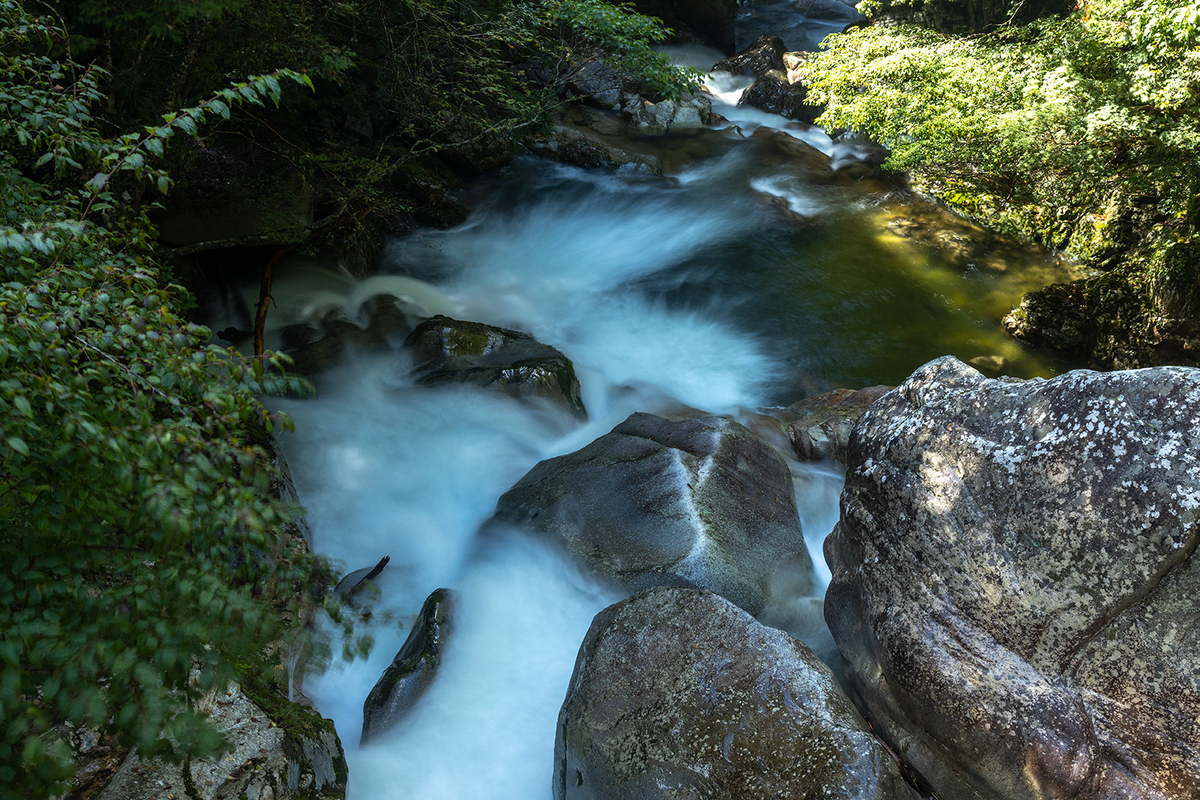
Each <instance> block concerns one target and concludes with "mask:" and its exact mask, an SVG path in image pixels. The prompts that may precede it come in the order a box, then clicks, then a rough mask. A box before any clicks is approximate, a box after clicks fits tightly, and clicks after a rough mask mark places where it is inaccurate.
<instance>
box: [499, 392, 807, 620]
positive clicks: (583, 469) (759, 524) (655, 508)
mask: <svg viewBox="0 0 1200 800" xmlns="http://www.w3.org/2000/svg"><path fill="white" fill-rule="evenodd" d="M498 523H502V524H506V525H509V526H514V527H517V528H520V529H522V530H526V531H530V532H533V533H536V534H540V535H542V536H544V537H546V538H548V539H551V540H552V541H554V542H555V543H557V544H559V545H561V546H563V547H565V548H566V549H567V550H568V551H569V552H570V553H572V554H573V555H574V556H575V557H576V558H578V559H579V560H580V561H581V562H582V563H583V564H584V565H585V566H586V567H587V568H588V569H589V570H590V571H591V572H592V573H593V574H596V575H598V576H600V577H601V578H603V579H607V580H609V581H611V582H613V583H615V584H616V585H618V586H620V587H622V588H625V589H627V590H634V591H636V590H639V589H645V588H648V587H651V586H658V585H663V584H674V585H680V584H683V585H695V586H700V587H703V588H706V589H711V590H712V591H714V592H716V593H717V594H720V595H722V596H724V597H727V598H729V599H730V600H732V601H733V602H734V603H736V604H738V605H739V606H741V607H742V608H744V609H746V610H747V611H749V612H750V613H752V614H757V613H759V612H760V611H761V610H762V609H763V608H764V607H765V606H766V605H767V603H768V602H769V601H770V599H771V595H772V591H771V586H772V582H775V583H776V584H777V585H788V586H789V587H791V589H792V590H793V591H796V592H799V593H801V594H804V593H807V592H808V591H810V590H811V586H812V561H811V560H810V559H809V556H808V552H807V550H805V547H804V536H803V533H802V532H801V529H800V518H799V515H798V514H797V511H796V504H795V499H794V497H793V494H792V476H791V474H790V473H789V472H788V468H787V464H786V463H785V462H784V460H783V458H782V457H781V456H780V455H779V454H778V453H777V452H775V451H774V450H773V449H772V448H771V447H770V446H769V445H767V444H766V443H765V442H764V441H762V440H761V439H760V438H759V437H758V436H756V435H755V434H753V433H751V432H750V431H749V430H748V429H746V428H745V427H743V426H742V425H739V424H738V423H736V422H734V421H732V420H729V419H725V418H723V417H699V418H696V419H687V420H683V421H681V422H671V421H669V420H666V419H663V418H661V417H656V416H653V415H651V414H640V413H639V414H633V415H631V416H630V417H629V418H628V419H626V420H625V421H624V422H622V423H621V424H620V425H618V426H617V427H615V428H613V430H612V431H611V432H610V433H608V434H606V435H604V436H602V437H600V438H599V439H597V440H596V441H594V442H592V443H591V444H589V445H588V446H586V447H584V448H583V449H582V450H578V451H576V452H574V453H569V454H567V455H565V456H559V457H558V458H552V459H549V460H547V461H543V462H541V463H540V464H538V465H537V466H535V467H534V468H533V469H532V470H530V471H529V473H528V474H526V475H525V477H523V478H522V479H521V480H520V481H518V482H517V484H516V485H515V486H513V488H512V489H510V490H509V491H508V492H507V493H506V494H505V495H504V496H503V497H501V498H500V502H499V503H498V504H497V507H496V514H495V516H494V517H493V519H492V521H491V524H493V525H494V524H498Z"/></svg>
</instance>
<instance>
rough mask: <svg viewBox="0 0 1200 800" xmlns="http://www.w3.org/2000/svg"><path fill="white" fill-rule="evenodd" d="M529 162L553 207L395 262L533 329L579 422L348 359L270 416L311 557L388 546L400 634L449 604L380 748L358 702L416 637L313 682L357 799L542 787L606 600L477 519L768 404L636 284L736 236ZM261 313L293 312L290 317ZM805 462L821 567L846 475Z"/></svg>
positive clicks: (661, 200)
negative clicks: (485, 533) (551, 472)
mask: <svg viewBox="0 0 1200 800" xmlns="http://www.w3.org/2000/svg"><path fill="white" fill-rule="evenodd" d="M529 168H530V169H532V170H533V172H534V175H535V180H546V181H548V182H549V183H550V184H551V185H553V186H559V187H560V188H561V184H562V182H565V183H566V184H567V189H566V191H565V195H564V193H562V192H559V193H554V192H551V194H550V195H549V196H547V197H546V198H545V200H544V201H543V202H536V201H535V202H532V203H524V204H522V205H520V206H519V210H517V211H513V210H512V206H510V205H508V204H507V203H506V202H505V198H504V196H503V195H501V196H499V197H497V198H496V199H495V200H494V201H493V203H492V204H491V205H486V206H484V207H483V208H480V209H477V210H476V211H475V212H474V213H473V215H472V218H471V222H470V223H468V224H467V225H465V226H463V227H461V228H458V229H455V230H453V231H450V232H447V233H430V234H427V236H426V237H424V238H423V239H413V240H408V241H404V242H400V243H397V244H396V245H395V246H394V248H393V249H392V251H391V254H390V257H389V260H390V262H391V263H393V264H403V265H404V266H405V267H406V268H407V269H408V270H410V271H413V272H415V273H417V274H421V275H428V276H432V277H436V282H437V283H438V285H439V286H440V288H441V290H442V291H443V292H444V294H445V296H446V298H447V302H448V303H449V304H450V306H451V307H452V309H451V310H452V314H453V316H456V317H458V318H462V319H472V320H478V321H483V322H488V323H492V324H500V325H504V326H508V327H513V328H516V329H519V330H525V331H529V332H531V333H533V334H535V335H536V336H537V337H538V338H539V339H540V340H542V341H544V342H546V343H548V344H552V345H554V346H555V347H558V348H559V349H561V350H562V351H563V352H565V353H566V354H567V356H568V357H570V358H571V359H572V360H573V362H574V364H575V366H576V369H577V372H578V374H579V378H580V381H581V384H582V387H583V393H584V402H585V403H586V405H587V407H588V409H589V412H590V421H589V422H588V423H587V424H585V425H580V424H579V423H577V422H576V421H575V420H574V419H573V418H570V417H568V416H566V415H565V414H562V413H560V412H558V411H557V410H555V409H552V408H549V407H539V406H533V405H529V404H525V403H521V402H517V401H515V400H511V399H509V398H507V397H504V396H500V395H497V394H495V393H493V392H487V391H484V390H476V389H471V388H425V387H420V386H414V385H413V383H412V382H411V381H410V380H409V379H408V377H407V376H406V374H405V373H406V369H407V367H408V365H407V364H405V363H404V361H403V359H402V357H401V356H399V355H389V356H376V357H372V358H363V359H359V360H356V361H354V362H352V363H348V364H346V365H345V366H344V367H342V368H341V369H340V370H339V371H338V372H336V373H335V374H333V375H326V376H324V377H323V378H321V379H320V380H319V381H318V387H319V389H320V397H319V399H318V400H315V401H312V400H307V401H287V402H283V403H280V405H281V406H282V408H283V409H284V410H286V411H288V412H289V413H290V414H291V415H292V416H293V418H294V419H295V422H296V433H295V434H294V435H291V436H288V437H286V438H285V439H284V441H283V445H284V448H285V452H286V454H287V456H288V459H289V462H290V465H291V469H292V472H293V474H294V476H295V479H296V483H297V488H298V490H299V492H300V495H301V498H302V500H303V502H304V504H305V506H306V507H307V509H308V513H309V522H310V524H311V526H312V529H313V531H314V542H313V544H314V547H315V548H316V550H317V551H319V552H321V553H323V554H325V555H328V556H331V557H333V558H335V559H339V560H341V561H342V562H343V563H344V564H345V565H346V567H347V569H357V568H359V567H361V566H365V565H370V564H374V563H375V562H376V561H377V560H378V559H379V558H380V557H381V556H383V555H390V556H391V563H390V564H389V566H388V567H387V569H385V570H384V572H383V573H382V575H381V576H380V579H379V581H378V584H379V587H380V589H381V593H382V600H381V603H380V605H381V606H382V607H383V608H390V609H394V610H395V611H396V612H397V613H398V614H399V616H400V617H401V618H403V619H405V620H406V621H407V620H408V619H411V617H412V615H413V614H415V612H416V611H417V610H418V609H419V608H420V605H421V603H422V601H423V600H424V598H425V597H426V596H427V595H428V594H429V593H430V592H431V591H433V590H434V589H437V588H439V587H442V586H446V587H451V588H454V589H457V590H458V591H459V593H460V596H461V600H462V602H461V605H460V606H459V608H458V610H457V618H456V627H455V629H454V632H453V636H452V638H451V641H450V645H449V647H448V650H447V653H446V656H445V661H444V663H443V666H442V667H441V669H440V671H439V673H438V677H437V680H436V681H435V683H434V685H433V687H432V689H431V690H430V692H429V693H428V694H427V695H426V696H425V697H424V698H423V699H422V700H421V701H420V702H419V704H418V706H417V708H416V710H415V711H414V712H413V713H412V714H411V715H410V716H409V717H407V718H406V719H405V720H404V721H403V722H402V723H401V724H400V725H399V726H398V727H397V728H396V729H395V730H394V731H392V732H391V734H389V735H387V736H385V737H384V738H383V739H382V740H381V741H379V742H377V743H372V744H371V745H369V746H367V747H363V748H359V747H358V746H357V741H358V734H359V731H360V730H361V725H362V703H363V700H364V699H365V698H366V695H367V693H368V692H369V691H370V689H371V687H372V685H374V683H375V681H376V680H378V678H379V676H380V674H381V673H382V672H383V670H384V668H385V667H386V666H387V665H388V663H390V661H391V659H392V657H393V655H394V654H395V652H396V650H397V649H398V648H399V646H400V644H401V643H402V641H403V638H404V636H405V634H406V632H407V631H400V630H396V629H395V628H393V627H386V628H381V629H379V630H378V631H376V635H377V637H378V641H377V643H376V646H375V648H374V650H373V652H372V654H371V656H370V658H369V659H367V660H366V661H358V662H354V663H350V664H342V663H337V664H335V666H334V667H333V668H332V669H331V670H330V671H329V672H327V673H326V674H324V675H322V676H317V677H310V678H309V679H308V680H307V682H306V692H307V693H308V694H309V695H310V696H311V697H312V698H313V700H314V701H315V702H316V703H317V705H318V707H319V708H320V710H321V711H322V713H323V714H326V715H328V716H330V717H332V718H333V719H334V721H335V723H336V724H337V727H338V731H339V733H340V734H341V736H342V739H343V742H344V744H345V746H346V750H347V759H348V761H349V764H350V793H349V796H350V798H352V800H384V799H385V798H430V799H431V800H432V799H433V798H466V797H471V798H476V797H478V798H497V799H499V798H514V799H516V798H521V799H522V800H528V799H529V798H538V797H548V796H549V793H550V778H551V771H552V753H553V744H554V729H555V721H556V719H557V715H558V708H559V705H560V704H561V702H562V699H563V696H564V694H565V692H566V686H567V682H568V680H569V678H570V674H571V669H572V667H573V665H574V661H575V656H576V652H577V650H578V647H579V643H580V642H581V641H582V639H583V636H584V634H585V633H586V631H587V628H588V625H589V624H590V622H591V619H592V617H593V616H594V615H595V614H596V613H597V612H598V611H600V610H601V609H602V608H604V607H605V606H606V605H608V604H609V603H611V602H613V601H615V600H616V599H618V598H617V596H615V595H612V594H610V593H607V592H605V591H604V590H602V589H600V588H598V587H597V586H595V585H593V584H592V583H591V582H590V581H589V580H588V579H587V578H586V577H584V576H582V575H581V574H579V572H578V571H577V570H575V569H574V568H573V567H572V566H571V565H569V564H567V563H564V562H563V560H562V559H560V558H559V557H558V556H557V555H556V554H555V553H552V552H550V551H549V550H547V549H546V548H545V547H543V546H542V545H540V544H538V543H536V542H533V541H531V540H527V539H524V538H521V537H519V536H517V535H513V536H512V537H511V538H510V539H508V540H507V541H500V542H490V543H489V544H488V546H486V547H478V546H477V543H476V539H475V534H476V530H477V528H478V526H479V524H480V523H481V522H483V521H484V520H485V519H487V518H488V517H489V516H490V514H491V512H492V510H493V509H494V507H495V503H496V500H497V498H498V497H499V496H500V494H502V493H503V492H504V491H505V490H506V489H507V488H508V487H509V486H511V485H512V484H513V483H514V482H515V481H516V480H517V479H518V478H520V477H521V476H522V475H523V474H524V473H525V472H526V471H527V470H528V469H529V468H530V467H532V466H533V465H534V464H535V463H536V462H537V461H538V460H540V459H543V458H547V457H550V456H553V455H558V454H561V453H564V452H569V451H571V450H574V449H577V448H579V447H581V446H583V445H584V444H586V443H588V442H590V441H591V440H593V439H595V438H596V437H598V436H601V435H603V434H604V433H607V432H608V431H609V430H610V429H611V428H612V427H613V426H614V425H616V424H617V423H618V422H620V421H621V420H622V419H624V418H625V417H626V416H627V415H628V414H630V413H632V412H633V411H655V410H660V409H665V408H674V407H678V406H680V405H685V406H691V407H694V408H697V409H703V410H704V411H706V412H711V413H718V414H720V413H726V414H734V415H736V414H738V413H739V412H741V411H743V410H744V409H747V408H751V407H754V406H757V405H761V404H762V403H763V402H764V401H765V399H766V395H765V386H766V384H767V382H768V381H769V380H770V379H771V378H773V377H774V376H775V375H776V373H777V372H778V370H779V369H780V366H779V365H778V364H777V363H775V362H773V361H772V359H770V358H769V357H768V356H767V355H765V353H764V352H763V350H762V348H760V346H759V345H758V342H757V341H756V338H755V337H754V336H753V335H752V334H748V333H746V332H742V331H739V330H737V329H736V328H734V327H733V326H731V325H730V324H728V322H726V321H724V320H723V319H722V318H721V316H720V315H719V314H717V313H716V312H715V310H713V311H712V312H711V313H706V311H705V309H704V308H697V307H694V306H692V307H676V308H673V307H671V305H670V304H669V303H667V302H666V301H665V300H663V299H662V297H661V296H660V295H659V294H658V293H655V292H648V291H646V289H645V288H644V287H641V286H639V285H638V282H639V281H641V280H643V279H645V278H647V277H650V276H654V275H655V274H656V273H658V272H660V271H661V270H663V269H664V268H665V267H671V266H676V265H678V264H679V263H680V262H683V261H686V260H687V259H688V258H689V256H691V255H692V254H695V253H697V252H701V251H703V250H706V249H708V248H712V247H715V246H717V245H719V244H720V243H722V242H723V241H727V240H729V239H730V238H732V237H734V236H735V234H737V232H738V231H739V230H742V229H743V227H744V221H743V220H741V219H740V216H739V215H738V214H732V215H730V214H719V213H716V211H715V210H713V211H710V212H708V213H705V212H703V211H702V210H696V209H693V208H690V207H689V206H688V204H687V203H686V202H683V203H682V204H681V203H680V202H679V201H678V200H677V198H674V197H663V196H661V192H662V189H661V187H658V186H657V185H653V186H651V185H643V184H640V183H639V182H638V181H636V180H635V181H633V182H632V183H631V182H630V181H629V180H627V179H625V178H622V177H619V176H617V177H614V176H611V175H605V174H599V173H596V174H591V173H582V172H580V171H577V170H573V169H568V168H563V167H550V166H546V165H531V166H529ZM527 188H529V187H527ZM532 193H533V194H534V195H535V196H536V195H537V194H538V192H537V191H536V189H534V190H533V192H532ZM570 198H575V199H574V201H572V200H571V199H570ZM308 280H309V286H310V287H311V286H312V284H313V283H314V281H313V279H312V276H311V275H309V276H308ZM323 280H324V282H325V284H326V285H325V287H324V288H322V289H320V291H317V290H315V289H310V291H309V292H307V293H305V292H303V291H301V290H299V289H297V290H296V291H295V293H294V295H293V296H295V297H299V298H303V301H304V302H312V301H313V300H314V298H317V299H319V298H320V297H321V296H322V294H321V293H326V294H324V295H323V296H325V297H326V298H328V297H329V294H328V293H329V292H331V291H332V289H330V287H329V286H328V283H329V282H330V281H333V282H336V281H337V280H338V279H337V278H336V277H334V278H330V277H329V276H328V274H326V276H325V278H324V279H323ZM342 280H345V279H342ZM377 282H378V283H379V285H380V286H381V287H384V290H386V287H387V281H386V279H382V278H381V279H377ZM346 296H347V297H350V296H351V291H350V287H349V286H347V292H346ZM354 299H357V298H354ZM350 302H351V303H352V302H353V300H351V301H350ZM714 309H715V306H714ZM273 313H279V314H280V315H281V317H282V318H285V319H286V317H287V308H286V306H285V308H283V309H280V310H279V311H278V312H273ZM796 469H797V472H798V475H799V480H798V482H797V486H798V487H799V489H800V491H799V492H798V495H799V500H800V503H801V510H802V514H803V518H802V522H803V524H804V527H805V530H806V531H807V532H808V534H809V540H810V549H811V550H812V553H813V556H814V559H815V560H817V561H818V562H819V561H820V552H819V551H820V542H821V540H822V539H823V536H824V534H825V533H828V531H829V530H830V529H831V527H832V524H833V521H834V520H835V519H836V505H835V503H836V497H837V493H838V491H839V488H840V483H841V478H840V476H839V475H838V474H837V473H836V472H835V471H832V470H829V469H827V468H813V467H807V468H800V467H799V466H797V468H796ZM822 563H823V562H822ZM816 640H817V641H819V640H820V635H819V634H817V637H816Z"/></svg>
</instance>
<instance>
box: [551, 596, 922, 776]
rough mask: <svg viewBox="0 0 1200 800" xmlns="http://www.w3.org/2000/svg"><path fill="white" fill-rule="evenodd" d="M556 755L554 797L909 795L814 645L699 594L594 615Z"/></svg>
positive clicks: (645, 600)
mask: <svg viewBox="0 0 1200 800" xmlns="http://www.w3.org/2000/svg"><path fill="white" fill-rule="evenodd" d="M554 764H555V774H554V782H553V788H554V798H555V800H631V799H632V798H636V799H637V800H655V799H656V798H663V799H664V800H665V799H666V798H672V799H676V798H680V799H681V798H695V799H696V800H699V799H700V798H726V799H727V800H762V798H785V797H786V798H803V797H814V798H816V797H821V798H831V799H832V798H844V800H851V799H852V798H853V800H882V799H883V798H889V800H891V799H893V798H894V799H895V800H900V799H901V798H903V799H904V800H909V799H910V798H915V794H914V793H912V792H911V791H910V790H909V788H908V786H907V785H906V784H905V783H904V780H903V779H902V778H901V776H900V771H899V768H898V767H897V765H896V763H895V761H894V760H893V759H892V758H891V756H890V755H889V754H888V753H887V751H886V750H885V749H884V747H883V746H882V745H881V744H880V743H879V742H878V740H876V739H875V738H874V737H873V736H872V735H871V733H870V732H869V731H868V729H867V726H866V725H865V724H864V723H863V721H862V719H861V718H860V717H859V716H858V714H857V712H856V711H855V710H854V707H853V705H852V704H851V703H850V701H849V699H848V698H847V697H846V695H845V694H844V693H843V692H842V690H841V689H840V688H839V687H838V685H837V682H836V681H835V680H834V678H833V675H832V674H831V673H830V671H829V669H828V668H827V667H826V666H825V665H824V664H822V663H821V661H820V660H818V659H817V657H816V656H814V655H813V654H812V651H810V650H809V649H808V648H807V647H805V646H804V645H803V644H801V643H800V642H798V641H796V640H795V639H793V638H791V637H790V636H788V635H787V634H785V633H783V632H782V631H779V630H776V629H774V628H768V627H766V626H764V625H761V624H759V623H758V622H756V621H755V620H754V619H753V618H752V617H750V615H749V614H747V613H746V612H745V611H743V610H741V609H739V608H737V607H736V606H734V605H733V604H732V603H729V602H728V601H726V600H724V599H722V598H720V597H718V596H716V595H714V594H712V593H710V592H705V591H700V590H695V589H681V588H662V589H654V590H651V591H649V592H645V593H643V594H640V595H637V596H635V597H632V598H630V599H628V600H625V601H623V602H620V603H617V604H616V605H613V606H610V607H609V608H607V609H605V610H604V611H602V612H600V614H598V615H597V616H596V618H595V620H593V622H592V626H591V629H590V630H589V631H588V634H587V637H586V638H585V639H584V641H583V646H582V647H581V648H580V650H579V657H578V659H577V660H576V662H575V672H574V674H573V675H572V676H571V683H570V686H569V688H568V689H567V696H566V700H565V701H564V702H563V706H562V710H561V711H560V712H559V717H558V729H557V733H556V737H555V745H554Z"/></svg>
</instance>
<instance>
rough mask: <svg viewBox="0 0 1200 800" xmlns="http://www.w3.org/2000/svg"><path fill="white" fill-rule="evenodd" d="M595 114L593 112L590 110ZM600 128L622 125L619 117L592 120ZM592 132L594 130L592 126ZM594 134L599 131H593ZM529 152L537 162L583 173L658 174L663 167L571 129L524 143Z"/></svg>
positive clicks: (566, 127) (565, 127) (563, 127)
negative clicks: (629, 170)
mask: <svg viewBox="0 0 1200 800" xmlns="http://www.w3.org/2000/svg"><path fill="white" fill-rule="evenodd" d="M589 111H592V112H595V109H589ZM593 119H595V120H596V121H597V124H599V125H600V127H604V128H605V130H606V131H610V130H612V129H611V128H610V127H609V125H617V126H619V127H620V129H621V130H624V127H625V121H624V119H622V118H621V117H620V116H619V115H617V114H613V115H611V116H604V117H599V116H597V117H593ZM593 130H595V126H593ZM595 133H602V131H599V130H595ZM525 146H526V147H528V148H529V151H530V152H531V153H533V154H534V155H536V156H538V157H539V158H547V159H550V160H551V161H557V162H559V163H560V164H570V165H571V166H574V167H582V168H583V169H620V168H632V169H642V170H645V171H646V172H649V173H653V174H659V173H661V172H662V165H661V164H660V163H659V160H658V158H656V157H655V156H652V155H646V154H643V153H635V152H633V151H632V150H627V149H625V148H622V147H617V146H616V145H614V144H611V143H610V142H607V141H605V140H604V139H602V138H600V137H599V136H596V135H595V134H594V133H592V132H589V131H586V130H581V129H579V128H576V127H573V126H570V125H556V126H555V127H554V130H553V132H551V133H550V134H548V135H546V136H539V137H536V138H530V139H527V140H526V141H525Z"/></svg>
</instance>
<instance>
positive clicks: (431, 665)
mask: <svg viewBox="0 0 1200 800" xmlns="http://www.w3.org/2000/svg"><path fill="white" fill-rule="evenodd" d="M455 602H456V595H455V593H454V592H452V591H450V590H449V589H437V590H435V591H434V592H433V594H431V595H429V597H427V598H426V599H425V603H424V605H422V606H421V613H420V614H418V615H417V621H416V623H415V624H414V625H413V627H412V630H411V631H409V633H408V638H407V639H405V640H404V644H402V645H401V646H400V649H399V650H398V651H397V652H396V657H395V658H393V659H392V663H391V664H389V665H388V667H387V669H385V670H384V671H383V675H381V676H380V677H379V680H378V681H377V682H376V683H375V686H374V687H372V689H371V692H370V694H368V695H367V699H366V700H365V701H364V702H363V727H362V738H361V740H360V743H361V744H366V743H367V742H369V741H371V740H372V739H377V738H378V737H379V736H380V734H383V733H385V732H387V731H389V730H391V729H392V728H393V727H395V726H396V723H398V722H399V721H400V720H402V719H404V717H406V716H407V715H408V713H409V712H410V711H412V709H413V706H415V705H416V704H417V701H418V700H420V699H421V697H422V696H423V695H424V694H425V692H427V691H428V690H429V687H430V686H432V685H433V679H434V677H435V676H436V675H437V671H438V667H440V666H441V665H442V651H443V650H444V648H445V646H446V638H447V637H448V636H450V631H451V628H452V626H453V615H454V605H455Z"/></svg>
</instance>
